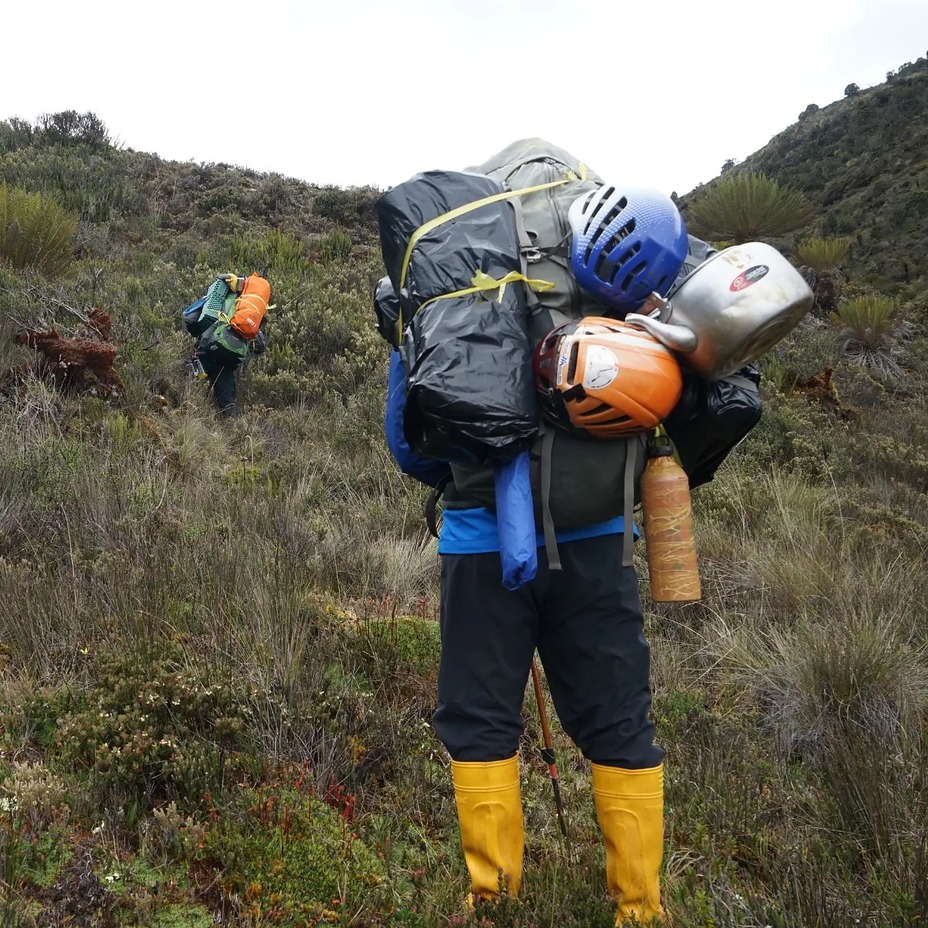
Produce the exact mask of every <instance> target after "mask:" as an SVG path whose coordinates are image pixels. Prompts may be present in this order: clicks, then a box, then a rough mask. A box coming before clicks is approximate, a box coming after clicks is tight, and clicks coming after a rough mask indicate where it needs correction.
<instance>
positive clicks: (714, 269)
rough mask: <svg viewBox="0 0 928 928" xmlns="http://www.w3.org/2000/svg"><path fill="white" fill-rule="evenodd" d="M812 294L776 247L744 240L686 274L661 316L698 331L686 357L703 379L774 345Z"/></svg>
mask: <svg viewBox="0 0 928 928" xmlns="http://www.w3.org/2000/svg"><path fill="white" fill-rule="evenodd" d="M813 300H814V296H813V294H812V290H811V289H810V287H809V285H808V284H807V283H806V282H805V281H804V280H803V279H802V276H801V275H800V273H799V272H798V271H797V270H796V269H795V268H794V267H793V266H792V265H791V264H790V263H789V261H787V260H786V258H784V257H783V255H781V254H780V252H778V251H777V250H776V248H773V247H771V246H770V245H765V244H764V243H763V242H747V243H746V244H744V245H733V246H732V247H731V248H726V249H724V251H720V252H719V253H718V254H715V255H713V256H712V257H711V258H709V259H708V260H707V261H704V262H703V263H702V264H700V265H699V266H698V267H697V268H696V270H694V271H693V272H692V273H691V274H690V275H689V276H688V277H686V278H684V280H683V282H682V283H681V284H680V285H679V286H678V287H677V289H676V290H674V291H672V292H671V294H670V302H669V309H670V314H669V316H667V315H665V314H662V315H661V321H662V322H665V323H670V324H671V325H679V326H685V327H686V328H688V329H691V330H692V331H693V332H694V333H695V334H696V348H695V349H694V350H693V351H692V352H688V353H687V354H686V355H685V357H686V361H687V362H688V363H689V364H690V366H691V367H693V368H694V370H696V371H697V372H698V373H699V374H701V375H702V376H703V377H705V378H706V379H708V380H718V379H719V378H720V377H725V376H726V375H728V374H731V373H734V372H735V371H736V370H738V369H739V368H741V367H744V365H745V364H748V363H749V362H751V361H754V360H756V359H757V358H758V357H759V356H760V355H762V354H763V353H764V352H765V351H767V350H768V349H770V348H772V347H773V346H774V345H775V344H776V343H777V342H778V341H780V339H782V338H783V337H784V336H785V335H787V334H788V333H789V332H790V331H792V330H793V329H794V328H795V327H796V325H798V323H799V321H800V320H801V319H802V317H803V316H805V314H806V313H807V312H808V311H809V309H810V308H811V306H812V302H813Z"/></svg>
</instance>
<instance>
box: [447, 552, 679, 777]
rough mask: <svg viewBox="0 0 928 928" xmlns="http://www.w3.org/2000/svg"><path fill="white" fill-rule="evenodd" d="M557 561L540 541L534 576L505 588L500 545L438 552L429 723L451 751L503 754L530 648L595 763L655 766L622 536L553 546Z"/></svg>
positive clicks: (636, 605) (640, 638)
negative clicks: (436, 657)
mask: <svg viewBox="0 0 928 928" xmlns="http://www.w3.org/2000/svg"><path fill="white" fill-rule="evenodd" d="M558 550H559V552H560V555H561V563H562V567H563V569H562V570H560V571H551V570H548V564H547V558H546V557H545V552H544V549H539V551H538V561H539V564H538V574H537V576H536V578H535V579H534V580H533V581H532V583H530V584H528V585H526V586H524V587H522V588H521V589H519V590H514V591H510V590H507V589H505V588H504V587H503V585H502V583H501V570H500V560H499V554H497V553H495V552H494V553H491V554H452V555H443V556H442V576H441V582H442V589H441V644H442V648H441V665H440V668H439V675H438V707H437V709H436V711H435V715H434V718H433V724H434V727H435V731H436V732H437V734H438V737H439V738H440V739H441V741H442V743H443V744H444V745H445V747H446V748H447V749H448V753H449V754H450V755H451V757H452V758H453V759H454V760H459V761H493V760H503V759H505V758H507V757H511V756H512V755H513V754H514V753H515V752H516V750H517V748H518V743H519V737H520V735H521V734H522V718H521V710H522V700H523V697H524V694H525V687H526V682H527V680H528V675H529V672H530V669H531V662H532V657H533V655H534V652H535V649H536V648H537V650H538V654H539V656H540V658H541V662H542V665H543V666H544V669H545V676H546V678H547V682H548V687H549V689H550V691H551V697H552V699H553V701H554V706H555V709H556V710H557V714H558V718H559V719H560V721H561V724H562V725H563V727H564V730H565V731H566V732H567V734H568V735H570V737H571V738H572V739H573V740H574V742H575V743H576V744H577V746H578V747H579V748H580V750H581V751H582V752H583V754H584V756H585V757H586V758H587V759H588V760H590V761H593V762H594V763H597V764H604V765H607V766H614V767H625V768H628V769H641V768H645V767H656V766H657V765H658V764H660V763H661V762H662V760H663V757H664V752H663V750H662V749H661V748H659V747H658V746H657V745H655V744H654V726H653V724H652V723H651V721H650V717H649V713H650V708H651V690H650V684H649V675H650V650H649V648H648V643H647V641H646V640H645V637H644V631H643V620H642V610H641V601H640V599H639V596H638V580H637V577H636V575H635V572H634V570H633V569H632V568H623V567H622V566H621V563H622V536H621V535H603V536H600V537H598V538H587V539H583V540H582V541H573V542H566V543H562V544H560V545H558Z"/></svg>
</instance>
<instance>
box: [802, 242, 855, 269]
mask: <svg viewBox="0 0 928 928" xmlns="http://www.w3.org/2000/svg"><path fill="white" fill-rule="evenodd" d="M850 250H851V240H850V239H847V238H808V239H806V240H805V241H803V242H800V243H799V244H798V245H797V246H796V250H795V254H796V259H797V260H798V261H801V262H802V263H803V264H806V265H808V266H809V267H811V268H812V270H814V271H818V272H819V273H823V274H830V273H833V272H834V270H835V269H836V268H837V266H838V265H839V264H840V263H841V261H842V259H843V258H844V257H845V256H846V255H847V253H848V252H849V251H850Z"/></svg>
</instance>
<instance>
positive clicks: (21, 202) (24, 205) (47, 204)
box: [0, 184, 77, 277]
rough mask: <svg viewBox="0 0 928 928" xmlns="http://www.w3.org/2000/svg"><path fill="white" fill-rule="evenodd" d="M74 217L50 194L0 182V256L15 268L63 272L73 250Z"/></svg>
mask: <svg viewBox="0 0 928 928" xmlns="http://www.w3.org/2000/svg"><path fill="white" fill-rule="evenodd" d="M76 233H77V219H76V218H75V217H74V216H71V215H69V214H68V213H66V212H65V211H64V210H63V209H62V208H61V207H60V206H59V205H58V203H57V202H56V201H55V200H54V199H52V198H51V197H47V196H43V195H42V194H40V193H29V192H27V191H26V190H23V189H21V188H18V187H8V186H7V185H6V184H0V258H3V259H5V260H6V261H8V262H9V263H10V264H11V265H12V266H13V267H14V268H17V269H20V268H25V267H33V268H35V269H36V270H37V271H40V272H41V273H42V274H45V275H46V276H48V277H56V276H58V275H60V274H63V273H64V272H65V271H66V270H67V269H68V267H69V266H70V264H71V261H72V259H73V254H74V236H75V234H76Z"/></svg>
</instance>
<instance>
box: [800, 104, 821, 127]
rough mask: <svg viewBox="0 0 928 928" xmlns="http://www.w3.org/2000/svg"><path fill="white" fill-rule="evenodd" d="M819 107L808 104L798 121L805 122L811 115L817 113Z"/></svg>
mask: <svg viewBox="0 0 928 928" xmlns="http://www.w3.org/2000/svg"><path fill="white" fill-rule="evenodd" d="M818 110H819V106H818V104H817V103H810V104H809V105H808V106H807V107H806V108H805V109H804V110H803V111H802V112H801V113H800V114H799V121H800V122H805V121H806V120H807V119H808V118H809V117H810V116H811V115H812V114H813V113H817V112H818Z"/></svg>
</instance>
